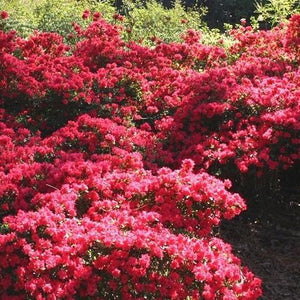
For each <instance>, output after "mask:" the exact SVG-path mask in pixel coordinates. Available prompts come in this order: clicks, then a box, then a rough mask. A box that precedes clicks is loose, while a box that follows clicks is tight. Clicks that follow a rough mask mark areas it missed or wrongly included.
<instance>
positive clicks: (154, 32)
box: [120, 0, 206, 45]
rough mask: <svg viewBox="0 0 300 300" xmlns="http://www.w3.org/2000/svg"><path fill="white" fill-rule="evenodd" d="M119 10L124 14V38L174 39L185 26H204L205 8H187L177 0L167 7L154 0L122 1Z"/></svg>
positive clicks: (143, 39) (165, 40)
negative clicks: (145, 0) (125, 36)
mask: <svg viewBox="0 0 300 300" xmlns="http://www.w3.org/2000/svg"><path fill="white" fill-rule="evenodd" d="M120 10H121V13H122V14H123V15H124V16H125V17H126V19H125V26H126V29H127V39H129V40H135V41H139V40H141V41H143V43H144V44H150V45H153V44H154V42H155V41H157V40H160V41H162V42H166V43H168V42H175V41H179V40H180V36H181V35H182V34H183V33H184V32H185V31H186V30H187V29H188V28H194V29H199V28H201V27H204V25H205V24H204V23H203V21H202V18H203V16H204V15H205V13H206V10H205V8H200V7H199V8H196V7H194V8H193V9H189V10H188V11H186V10H185V9H184V7H183V5H182V4H181V2H180V1H178V0H177V1H175V2H174V4H173V5H172V6H171V7H170V8H168V9H166V8H164V7H163V5H162V4H160V3H159V2H157V1H155V0H151V1H147V2H143V1H131V0H127V1H123V5H122V6H121V9H120Z"/></svg>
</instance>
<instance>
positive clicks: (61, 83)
mask: <svg viewBox="0 0 300 300" xmlns="http://www.w3.org/2000/svg"><path fill="white" fill-rule="evenodd" d="M87 17H88V16H87ZM296 23H297V17H293V18H292V20H291V23H290V24H289V25H288V26H287V27H280V28H275V29H274V30H272V31H266V32H255V31H253V30H252V29H251V28H247V27H246V28H240V29H239V30H238V31H235V32H233V35H234V36H235V38H236V44H235V45H234V46H233V47H232V48H231V49H230V50H228V53H226V51H225V50H224V49H221V48H218V47H212V46H205V45H202V44H201V42H200V40H201V35H200V34H199V33H197V32H195V31H192V30H189V31H187V33H186V35H185V36H183V41H182V43H170V44H164V43H158V44H157V46H156V47H153V48H147V47H144V46H141V45H138V44H136V43H134V42H129V43H125V42H124V41H122V40H121V38H120V31H121V30H122V29H121V28H119V27H117V26H113V25H109V24H107V23H106V22H105V21H104V20H102V19H101V16H100V14H97V15H94V22H93V23H91V25H90V26H89V27H88V28H87V29H85V30H83V29H82V28H80V27H79V26H78V25H76V24H74V27H75V30H76V31H77V39H78V42H77V43H76V44H75V45H74V47H69V46H67V45H65V44H64V43H63V40H62V38H61V37H60V36H59V35H58V34H55V33H36V34H35V35H33V36H31V37H29V38H28V39H22V38H19V37H18V36H17V35H16V34H15V33H12V32H11V33H5V32H0V62H1V64H0V82H1V84H0V109H1V110H0V113H1V114H0V116H1V119H0V150H1V151H0V259H1V262H3V263H2V264H1V266H0V271H1V272H0V274H1V275H0V296H1V299H2V298H3V299H27V298H34V299H84V298H91V299H186V298H187V297H189V298H191V299H200V298H201V299H202V298H203V299H257V298H258V297H259V296H260V294H261V288H260V285H261V283H260V280H259V279H258V278H256V277H255V276H254V275H253V274H252V273H251V272H250V271H249V270H247V268H245V267H243V266H241V262H240V261H239V259H238V258H236V257H235V256H234V255H233V254H232V253H231V248H230V246H229V245H227V244H225V243H224V242H222V240H220V239H217V238H215V237H214V228H215V227H216V226H218V225H219V223H220V221H221V220H222V219H231V218H233V217H234V216H235V215H238V214H239V213H240V212H241V211H243V210H245V209H246V205H245V202H244V201H243V199H242V198H241V197H240V196H239V195H238V194H236V193H233V192H231V191H229V189H230V187H231V182H230V181H229V180H225V181H222V180H220V179H217V178H215V177H214V176H212V175H209V174H208V173H207V172H206V171H207V170H208V171H210V172H213V170H214V168H215V167H219V166H224V167H225V168H226V167H228V168H231V166H232V165H236V166H237V169H238V170H240V172H247V171H248V169H249V168H253V167H255V168H256V170H257V171H258V172H263V171H265V170H267V169H271V170H273V169H279V168H288V167H290V166H292V165H293V164H294V163H295V162H296V161H297V160H298V159H299V146H298V145H299V138H298V135H297V133H298V131H299V101H298V99H299V70H298V68H297V65H298V52H297V51H298V49H297V47H296V46H297V43H296V39H297V36H296V35H295V34H294V32H295V28H296V27H297V24H296ZM295 24H296V25H295ZM228 175H229V176H230V173H229V174H228ZM232 178H234V177H233V176H232Z"/></svg>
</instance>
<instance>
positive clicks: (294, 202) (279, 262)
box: [219, 190, 300, 300]
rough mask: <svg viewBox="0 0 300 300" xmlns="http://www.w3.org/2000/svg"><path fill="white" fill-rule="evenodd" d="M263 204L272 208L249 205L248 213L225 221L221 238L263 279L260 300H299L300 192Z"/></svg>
mask: <svg viewBox="0 0 300 300" xmlns="http://www.w3.org/2000/svg"><path fill="white" fill-rule="evenodd" d="M264 200H267V201H269V203H272V205H265V207H262V205H260V206H257V205H255V203H254V204H253V205H248V206H249V208H248V211H247V212H245V213H243V214H242V215H240V216H238V217H237V218H235V219H233V220H230V221H223V223H222V224H221V226H220V229H219V236H220V237H221V238H222V239H223V240H224V241H226V242H228V243H230V244H231V245H232V247H233V252H234V253H235V255H236V256H238V257H239V258H240V259H241V260H242V263H243V264H244V265H245V266H247V267H249V269H250V270H251V271H252V272H253V273H254V274H255V275H256V276H257V277H259V278H261V279H262V281H263V296H262V297H261V298H260V299H262V300H285V299H286V300H299V299H300V192H299V190H298V191H292V193H291V192H289V193H283V194H281V195H280V197H279V199H276V201H274V199H272V197H271V196H270V198H269V199H264ZM267 201H264V203H268V202H267ZM274 203H275V205H274ZM257 207H259V211H258V209H257Z"/></svg>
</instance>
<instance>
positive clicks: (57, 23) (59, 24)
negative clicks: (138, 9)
mask: <svg viewBox="0 0 300 300" xmlns="http://www.w3.org/2000/svg"><path fill="white" fill-rule="evenodd" d="M0 7H1V9H3V10H5V11H8V12H9V15H10V18H9V21H8V22H7V24H6V29H7V30H9V29H13V30H16V31H17V32H18V34H20V35H21V36H28V35H30V34H31V33H32V32H33V31H34V30H39V31H48V32H56V33H59V34H62V35H64V36H67V34H69V33H71V32H73V27H72V23H73V22H75V23H79V24H81V25H84V24H87V23H86V22H85V21H84V20H83V19H82V13H83V11H84V10H85V9H89V10H91V11H93V12H95V11H101V13H102V15H103V16H104V17H105V18H107V19H108V20H112V15H113V13H114V12H115V9H114V7H113V5H112V2H109V1H95V0H83V1H76V0H70V1H60V0H40V1H34V0H25V1H24V0H12V1H7V0H0Z"/></svg>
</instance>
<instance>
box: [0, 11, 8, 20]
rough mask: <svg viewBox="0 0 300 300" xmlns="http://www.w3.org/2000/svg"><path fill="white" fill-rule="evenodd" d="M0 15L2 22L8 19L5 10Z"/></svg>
mask: <svg viewBox="0 0 300 300" xmlns="http://www.w3.org/2000/svg"><path fill="white" fill-rule="evenodd" d="M0 15H1V19H3V20H5V19H7V18H8V17H9V15H8V12H7V11H5V10H3V11H1V13H0Z"/></svg>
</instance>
